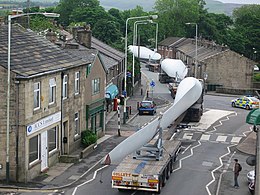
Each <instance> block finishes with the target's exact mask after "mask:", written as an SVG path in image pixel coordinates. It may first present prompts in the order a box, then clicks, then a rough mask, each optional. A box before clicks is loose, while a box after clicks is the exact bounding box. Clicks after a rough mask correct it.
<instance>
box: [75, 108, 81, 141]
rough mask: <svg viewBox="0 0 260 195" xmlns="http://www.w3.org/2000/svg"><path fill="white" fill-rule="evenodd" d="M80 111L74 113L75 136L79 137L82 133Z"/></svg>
mask: <svg viewBox="0 0 260 195" xmlns="http://www.w3.org/2000/svg"><path fill="white" fill-rule="evenodd" d="M79 116H80V115H79V112H76V113H75V114H74V137H78V136H79V135H80V118H79Z"/></svg>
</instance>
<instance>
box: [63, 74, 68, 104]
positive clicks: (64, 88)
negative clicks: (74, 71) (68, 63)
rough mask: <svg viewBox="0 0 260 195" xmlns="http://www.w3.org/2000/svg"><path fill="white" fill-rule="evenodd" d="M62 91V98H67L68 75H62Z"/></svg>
mask: <svg viewBox="0 0 260 195" xmlns="http://www.w3.org/2000/svg"><path fill="white" fill-rule="evenodd" d="M62 88H63V91H62V97H63V99H67V98H68V75H64V77H63V86H62Z"/></svg>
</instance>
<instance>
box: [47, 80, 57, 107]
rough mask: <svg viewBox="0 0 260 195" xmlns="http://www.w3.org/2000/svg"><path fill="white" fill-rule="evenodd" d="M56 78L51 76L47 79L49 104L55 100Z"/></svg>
mask: <svg viewBox="0 0 260 195" xmlns="http://www.w3.org/2000/svg"><path fill="white" fill-rule="evenodd" d="M56 87H57V84H56V79H55V78H51V79H50V80H49V105H52V104H54V103H55V102H56Z"/></svg>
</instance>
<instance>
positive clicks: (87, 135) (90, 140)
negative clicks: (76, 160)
mask: <svg viewBox="0 0 260 195" xmlns="http://www.w3.org/2000/svg"><path fill="white" fill-rule="evenodd" d="M96 142H97V135H96V134H95V133H94V132H92V131H90V130H86V131H82V132H81V143H82V145H83V146H84V147H87V146H89V145H91V144H94V143H96Z"/></svg>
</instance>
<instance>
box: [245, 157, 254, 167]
mask: <svg viewBox="0 0 260 195" xmlns="http://www.w3.org/2000/svg"><path fill="white" fill-rule="evenodd" d="M246 163H247V164H248V165H249V166H255V165H256V157H255V155H252V156H249V157H247V159H246Z"/></svg>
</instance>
